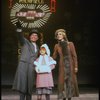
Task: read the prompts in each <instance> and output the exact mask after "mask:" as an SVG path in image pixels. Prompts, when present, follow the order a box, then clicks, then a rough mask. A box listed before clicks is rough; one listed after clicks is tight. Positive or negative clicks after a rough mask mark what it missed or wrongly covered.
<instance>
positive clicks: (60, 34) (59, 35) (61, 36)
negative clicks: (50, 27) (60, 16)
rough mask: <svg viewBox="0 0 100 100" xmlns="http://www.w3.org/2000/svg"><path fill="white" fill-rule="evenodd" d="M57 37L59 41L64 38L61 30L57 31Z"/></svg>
mask: <svg viewBox="0 0 100 100" xmlns="http://www.w3.org/2000/svg"><path fill="white" fill-rule="evenodd" d="M57 39H58V40H60V41H61V40H64V36H63V34H62V32H58V33H57Z"/></svg>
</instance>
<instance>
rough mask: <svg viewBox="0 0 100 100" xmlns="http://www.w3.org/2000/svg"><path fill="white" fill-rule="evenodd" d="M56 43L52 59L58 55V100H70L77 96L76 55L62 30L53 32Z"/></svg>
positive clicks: (72, 45)
mask: <svg viewBox="0 0 100 100" xmlns="http://www.w3.org/2000/svg"><path fill="white" fill-rule="evenodd" d="M55 38H56V39H57V41H58V43H57V44H55V47H54V53H53V58H54V59H56V58H57V55H59V72H58V74H59V75H58V100H60V99H61V100H66V98H68V100H71V97H75V96H79V91H78V84H77V78H76V73H77V72H78V63H77V55H76V51H75V47H74V44H73V42H69V41H68V39H67V36H66V31H65V30H64V29H58V30H56V32H55Z"/></svg>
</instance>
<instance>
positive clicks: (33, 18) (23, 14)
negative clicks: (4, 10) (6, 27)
mask: <svg viewBox="0 0 100 100" xmlns="http://www.w3.org/2000/svg"><path fill="white" fill-rule="evenodd" d="M12 2H13V0H9V8H11V12H10V19H11V23H12V24H13V25H16V22H18V20H19V21H20V23H21V26H22V27H23V28H40V27H42V26H44V25H45V24H46V23H47V21H48V19H49V18H50V16H51V15H52V13H54V12H55V11H56V9H55V4H56V2H55V0H51V1H50V7H49V6H48V4H46V3H45V2H44V0H27V1H26V0H19V1H18V2H16V3H15V4H14V5H12V4H13V3H12Z"/></svg>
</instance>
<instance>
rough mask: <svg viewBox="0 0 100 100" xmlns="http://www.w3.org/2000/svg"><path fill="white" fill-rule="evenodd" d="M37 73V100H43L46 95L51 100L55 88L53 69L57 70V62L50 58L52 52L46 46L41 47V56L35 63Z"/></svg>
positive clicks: (47, 99)
mask: <svg viewBox="0 0 100 100" xmlns="http://www.w3.org/2000/svg"><path fill="white" fill-rule="evenodd" d="M34 64H35V65H36V67H35V70H36V73H37V78H36V93H37V95H38V96H37V100H42V95H45V97H46V100H50V94H51V93H52V87H54V82H53V76H52V69H54V68H55V64H56V61H55V60H53V58H52V57H50V50H49V48H48V46H47V45H46V44H43V45H42V46H41V47H40V56H39V58H37V59H36V61H35V62H34Z"/></svg>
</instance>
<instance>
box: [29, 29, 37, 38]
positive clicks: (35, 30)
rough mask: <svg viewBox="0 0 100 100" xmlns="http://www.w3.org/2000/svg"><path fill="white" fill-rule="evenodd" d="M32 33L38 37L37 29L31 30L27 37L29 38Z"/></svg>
mask: <svg viewBox="0 0 100 100" xmlns="http://www.w3.org/2000/svg"><path fill="white" fill-rule="evenodd" d="M34 33H35V34H37V35H39V31H38V30H37V29H32V30H31V32H30V33H29V36H31V35H32V34H34Z"/></svg>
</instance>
